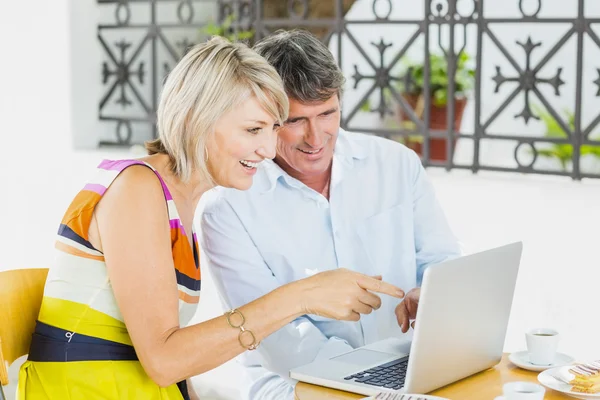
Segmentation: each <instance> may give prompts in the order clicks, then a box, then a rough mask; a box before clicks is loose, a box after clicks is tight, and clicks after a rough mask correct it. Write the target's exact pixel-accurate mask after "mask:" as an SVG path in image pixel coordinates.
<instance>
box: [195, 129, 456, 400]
mask: <svg viewBox="0 0 600 400" xmlns="http://www.w3.org/2000/svg"><path fill="white" fill-rule="evenodd" d="M202 232H203V237H202V243H203V249H204V251H205V254H206V256H207V258H208V260H209V266H210V271H211V274H212V276H213V279H214V281H215V283H216V285H217V289H218V291H219V293H220V296H221V299H222V301H223V303H224V305H225V307H226V308H228V309H229V308H235V307H239V306H241V305H243V304H246V303H248V302H250V301H252V300H255V299H256V298H258V297H260V296H262V295H264V294H266V293H268V292H270V291H272V290H273V289H275V288H277V287H279V286H281V285H284V284H286V283H289V282H293V281H296V280H298V279H302V278H306V277H309V276H311V275H313V274H315V273H317V272H321V271H327V270H331V269H335V268H340V267H344V268H348V269H351V270H355V271H358V272H361V273H364V274H368V275H382V276H383V279H384V280H385V281H388V282H390V283H392V284H395V285H397V286H399V287H401V288H402V289H404V290H405V291H407V292H408V291H409V290H410V289H412V288H414V287H416V286H419V285H420V282H421V279H422V276H423V271H424V270H425V268H427V266H428V265H431V264H435V263H438V262H441V261H443V260H446V259H448V258H452V257H455V256H458V255H460V248H459V244H458V241H457V239H456V238H455V236H454V235H453V233H452V231H451V230H450V228H449V226H448V224H447V222H446V218H445V216H444V213H443V212H442V209H441V207H440V205H439V204H438V202H437V200H436V197H435V194H434V191H433V188H432V186H431V184H430V182H429V180H428V179H427V177H426V173H425V170H424V168H423V167H422V164H421V161H420V160H419V158H418V156H417V155H416V154H415V153H414V152H413V151H412V150H409V149H408V148H406V147H405V146H403V145H401V144H399V143H396V142H393V141H391V140H387V139H383V138H379V137H374V136H367V135H362V134H357V133H349V132H344V131H340V133H339V137H338V140H337V143H336V146H335V151H334V157H333V168H332V178H331V184H330V200H329V201H327V199H326V198H325V197H323V196H322V195H321V194H319V193H317V192H316V191H314V190H312V189H310V188H309V187H307V186H306V185H305V184H303V183H302V182H300V181H299V180H297V179H295V178H292V177H291V176H289V175H288V174H286V173H285V172H284V171H283V170H282V169H281V168H280V167H279V166H278V165H277V164H275V163H274V162H272V161H270V160H269V161H264V162H263V163H262V164H261V166H260V167H259V171H258V172H257V174H256V175H255V177H254V184H253V186H252V188H251V189H250V190H248V191H238V190H234V189H222V188H219V189H217V190H216V191H215V193H213V198H212V199H210V200H209V201H208V202H207V203H206V206H205V209H204V213H203V216H202ZM381 297H382V307H381V308H380V309H379V310H378V311H376V312H373V313H371V314H369V315H363V316H362V317H361V320H360V321H359V322H344V321H335V320H330V319H327V318H322V317H318V316H313V315H306V316H303V317H301V318H298V319H296V320H295V321H293V322H292V323H290V324H288V325H287V326H285V327H284V328H282V329H280V330H279V331H277V332H276V333H274V334H272V335H271V336H269V337H268V338H266V339H265V340H263V341H262V343H261V344H260V346H259V348H258V350H256V351H249V352H245V353H244V354H242V355H241V356H239V357H238V361H239V362H240V363H241V364H242V365H243V366H244V370H245V371H246V372H247V374H246V377H245V381H244V383H243V384H242V387H241V388H240V389H241V392H242V395H243V396H244V398H248V399H252V400H253V399H268V400H270V399H278V400H280V399H293V390H294V385H295V383H296V382H295V381H294V380H292V379H291V378H289V370H290V369H291V368H294V367H297V366H300V365H303V364H306V363H309V362H312V361H313V360H315V359H318V358H323V357H331V356H333V355H337V354H340V353H342V352H345V351H349V350H351V349H352V348H356V347H359V346H363V345H365V344H369V343H372V342H374V341H377V340H380V339H384V338H386V337H389V336H391V335H402V333H401V331H400V328H399V326H398V323H397V321H396V317H395V314H394V309H395V308H396V306H397V305H398V303H399V301H400V300H398V299H395V298H392V297H389V296H385V295H381ZM298 301H300V299H298ZM273 306H276V305H273ZM248 322H250V321H248Z"/></svg>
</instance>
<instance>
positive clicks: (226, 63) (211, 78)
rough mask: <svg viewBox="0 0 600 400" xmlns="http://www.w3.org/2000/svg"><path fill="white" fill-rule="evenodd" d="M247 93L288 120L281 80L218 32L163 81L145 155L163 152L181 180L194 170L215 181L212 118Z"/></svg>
mask: <svg viewBox="0 0 600 400" xmlns="http://www.w3.org/2000/svg"><path fill="white" fill-rule="evenodd" d="M251 96H255V97H256V99H257V100H258V102H259V103H260V104H261V106H262V107H263V108H264V109H265V111H267V113H269V114H270V115H271V116H272V117H273V118H274V119H275V120H276V121H278V123H279V124H283V121H285V120H286V119H287V115H288V108H289V103H288V98H287V95H286V93H285V91H284V89H283V83H282V81H281V78H280V77H279V75H278V74H277V72H276V71H275V69H274V68H273V67H272V66H271V65H269V63H268V62H267V61H266V60H265V59H264V58H262V57H261V56H259V55H258V54H257V53H256V52H254V51H253V50H252V49H250V48H248V46H246V45H245V44H243V43H231V42H229V41H227V40H225V39H223V38H221V37H214V38H212V39H210V40H209V41H207V42H205V43H202V44H198V45H196V46H194V47H193V48H191V49H190V50H189V52H188V53H187V54H186V55H185V56H184V57H183V58H182V59H181V60H180V61H179V63H177V65H176V66H175V68H173V70H172V71H171V72H170V73H169V76H168V77H167V79H166V81H165V84H164V85H163V89H162V92H161V95H160V100H159V104H158V110H157V116H156V117H157V128H158V138H157V139H155V140H152V141H149V142H147V143H146V149H147V150H148V154H156V153H163V154H167V155H168V156H169V159H170V167H171V170H172V171H173V173H174V174H175V175H176V176H178V177H179V178H180V179H182V180H183V181H187V180H188V179H189V178H190V176H191V174H192V172H194V171H198V172H199V173H200V175H201V178H202V179H206V180H207V181H208V182H211V183H213V184H214V183H215V182H214V179H213V177H212V176H211V174H210V172H209V170H208V166H207V153H206V145H207V143H208V139H209V137H210V136H211V135H212V134H213V133H214V126H215V123H216V122H217V121H218V120H219V119H220V118H221V117H222V116H223V115H224V114H226V113H228V112H229V111H231V110H232V109H233V108H235V107H236V106H238V105H240V104H241V103H243V102H244V101H245V100H247V99H248V98H249V97H251Z"/></svg>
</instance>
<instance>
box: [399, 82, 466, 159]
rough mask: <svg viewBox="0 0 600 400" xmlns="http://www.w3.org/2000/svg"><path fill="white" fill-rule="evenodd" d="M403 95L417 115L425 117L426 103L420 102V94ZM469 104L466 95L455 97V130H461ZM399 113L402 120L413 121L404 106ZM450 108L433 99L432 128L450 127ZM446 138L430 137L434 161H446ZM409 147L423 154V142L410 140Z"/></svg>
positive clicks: (430, 126) (431, 110)
mask: <svg viewBox="0 0 600 400" xmlns="http://www.w3.org/2000/svg"><path fill="white" fill-rule="evenodd" d="M402 97H403V98H404V99H405V100H406V102H407V103H408V104H409V105H410V106H411V108H412V109H413V110H414V111H415V114H417V117H419V118H420V119H423V106H424V103H423V101H421V104H419V97H420V96H419V95H417V94H406V93H405V94H403V95H402ZM466 105H467V99H466V97H459V98H456V99H455V102H454V132H456V133H458V132H460V126H461V123H462V117H463V113H464V111H465V106H466ZM398 115H399V117H400V121H401V122H406V121H411V119H410V118H409V117H408V115H407V114H406V113H404V110H402V107H400V105H398ZM447 121H448V109H447V107H446V106H442V107H440V106H436V105H435V104H433V99H432V101H431V103H430V107H429V129H431V130H441V131H445V130H447V129H448V124H447ZM447 141H448V140H447V139H446V138H430V139H429V158H430V159H431V160H434V161H443V162H446V161H447V158H446V144H447ZM406 145H407V146H408V147H410V148H411V149H413V150H414V151H416V152H417V154H419V155H422V151H423V144H422V143H420V142H415V141H408V143H407V144H406ZM452 145H453V146H456V138H455V139H454V140H453V143H452Z"/></svg>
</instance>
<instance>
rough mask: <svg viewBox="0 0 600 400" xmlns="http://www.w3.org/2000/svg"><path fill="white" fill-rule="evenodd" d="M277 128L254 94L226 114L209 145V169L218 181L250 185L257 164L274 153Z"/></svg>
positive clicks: (242, 186)
mask: <svg viewBox="0 0 600 400" xmlns="http://www.w3.org/2000/svg"><path fill="white" fill-rule="evenodd" d="M277 128H279V126H278V125H276V121H275V119H274V118H273V117H272V116H271V115H270V114H269V113H267V112H266V111H265V110H264V109H263V108H262V106H261V105H260V103H259V102H258V100H256V98H255V97H254V96H252V97H250V98H248V100H246V101H245V102H243V103H242V104H241V105H240V106H238V107H236V108H235V109H233V110H232V111H230V112H228V113H227V114H224V115H223V116H222V117H221V118H220V119H219V120H218V121H217V123H216V125H215V135H214V138H213V140H210V141H209V143H208V145H207V150H208V170H209V171H210V173H211V175H212V176H213V178H214V179H215V181H216V183H217V185H219V186H224V187H230V188H235V189H239V190H247V189H249V188H250V186H252V177H253V176H254V174H256V167H257V166H258V164H259V163H260V162H261V161H263V160H264V159H265V158H274V157H275V145H276V142H277Z"/></svg>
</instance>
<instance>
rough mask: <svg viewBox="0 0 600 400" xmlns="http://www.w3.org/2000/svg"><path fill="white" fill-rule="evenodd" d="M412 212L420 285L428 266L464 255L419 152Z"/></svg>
mask: <svg viewBox="0 0 600 400" xmlns="http://www.w3.org/2000/svg"><path fill="white" fill-rule="evenodd" d="M412 155H413V156H414V159H415V160H413V162H414V163H415V173H414V177H415V178H414V184H413V213H414V235H415V252H416V258H417V260H416V261H417V285H418V286H421V282H422V280H423V273H424V272H425V269H427V267H428V266H430V265H433V264H437V263H440V262H442V261H445V260H449V259H452V258H456V257H459V256H460V255H461V249H460V244H459V242H458V239H457V238H456V236H455V235H454V233H453V232H452V230H451V229H450V226H449V225H448V221H447V219H446V216H445V214H444V211H443V210H442V207H441V206H440V204H439V202H438V200H437V197H436V195H435V192H434V190H433V186H432V184H431V182H430V180H429V178H428V177H427V173H426V171H425V168H423V165H422V164H421V161H420V160H419V158H418V156H417V155H416V154H414V153H413V154H412Z"/></svg>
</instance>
